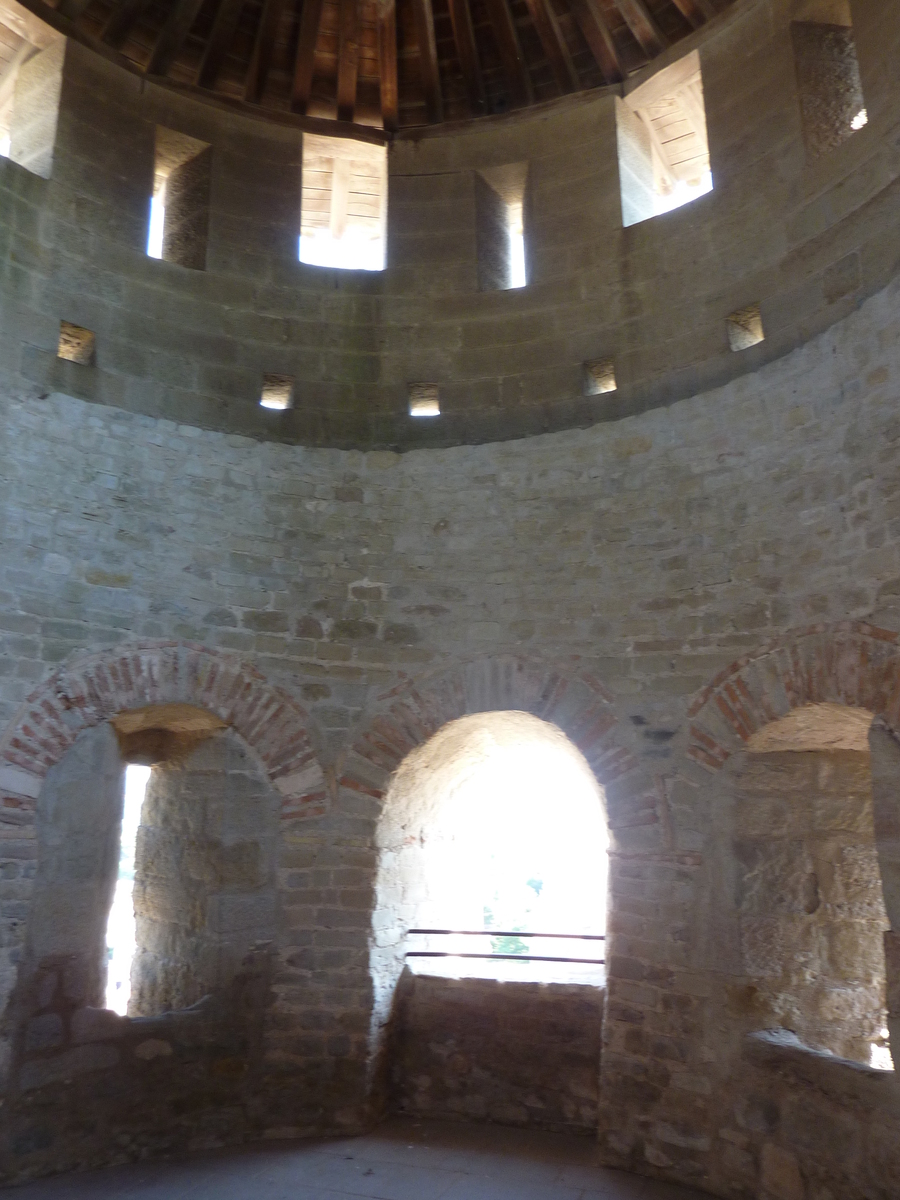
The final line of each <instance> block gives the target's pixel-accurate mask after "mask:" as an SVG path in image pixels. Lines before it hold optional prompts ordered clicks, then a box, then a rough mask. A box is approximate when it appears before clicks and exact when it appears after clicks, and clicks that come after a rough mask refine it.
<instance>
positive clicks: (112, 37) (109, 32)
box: [101, 0, 150, 49]
mask: <svg viewBox="0 0 900 1200" xmlns="http://www.w3.org/2000/svg"><path fill="white" fill-rule="evenodd" d="M149 3H150V0H120V2H119V4H118V5H116V7H115V8H114V9H113V10H112V12H111V13H110V14H109V17H108V18H107V21H106V24H105V25H104V27H103V33H102V34H101V37H102V39H103V41H104V42H106V44H107V45H108V46H114V47H115V48H116V49H118V48H119V46H121V45H122V43H123V42H124V41H125V39H126V38H127V37H128V34H129V33H130V32H131V27H132V26H133V25H134V23H135V21H137V20H139V19H140V17H141V15H142V14H143V12H144V9H145V8H147V6H148V5H149Z"/></svg>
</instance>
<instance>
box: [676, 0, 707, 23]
mask: <svg viewBox="0 0 900 1200" xmlns="http://www.w3.org/2000/svg"><path fill="white" fill-rule="evenodd" d="M672 3H673V4H674V5H675V7H676V8H677V9H678V11H679V12H680V13H681V15H682V16H683V17H685V18H686V19H687V20H688V21H689V22H690V24H691V28H693V29H699V28H700V26H701V25H703V24H705V22H707V21H710V20H712V18H713V17H714V16H715V15H716V10H715V9H714V8H713V6H712V0H672Z"/></svg>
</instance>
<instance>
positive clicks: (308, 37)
mask: <svg viewBox="0 0 900 1200" xmlns="http://www.w3.org/2000/svg"><path fill="white" fill-rule="evenodd" d="M322 4H323V0H303V11H302V12H301V13H300V31H299V33H298V34H297V57H296V58H295V59H294V83H293V87H292V89H291V109H292V110H293V111H294V112H297V113H305V112H306V106H307V105H308V104H309V97H310V93H311V92H312V81H313V69H314V68H315V63H316V41H317V39H318V37H319V21H320V20H321V17H322Z"/></svg>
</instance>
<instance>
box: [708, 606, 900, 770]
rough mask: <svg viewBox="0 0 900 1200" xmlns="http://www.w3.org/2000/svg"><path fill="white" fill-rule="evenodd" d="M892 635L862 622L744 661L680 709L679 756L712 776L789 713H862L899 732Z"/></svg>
mask: <svg viewBox="0 0 900 1200" xmlns="http://www.w3.org/2000/svg"><path fill="white" fill-rule="evenodd" d="M898 642H900V634H898V633H894V632H893V631H892V630H888V629H879V628H877V627H876V626H874V625H867V624H865V623H862V622H850V621H846V622H842V623H840V624H838V625H814V626H812V627H811V628H808V629H802V630H798V631H795V632H794V633H792V634H788V635H787V636H785V637H784V638H782V639H779V640H778V641H777V642H772V643H770V644H769V645H767V646H765V647H763V648H762V649H761V650H759V651H757V652H756V653H753V654H747V655H744V656H743V657H742V658H739V659H737V661H736V662H733V663H731V665H730V666H728V667H726V668H725V670H724V671H721V672H720V673H719V674H718V675H717V676H716V677H715V679H713V680H711V681H710V683H708V684H707V685H706V687H704V688H702V689H701V691H699V692H698V693H697V695H696V696H695V697H694V699H693V701H692V703H691V704H690V706H689V708H688V716H689V717H690V718H691V726H690V733H689V742H688V748H687V756H688V758H689V759H691V760H693V761H694V762H695V763H698V764H699V765H700V766H701V767H704V768H706V770H708V771H719V770H720V769H721V768H722V767H723V766H724V765H725V763H726V762H727V761H728V759H729V758H730V757H731V756H732V755H733V754H735V753H736V752H737V751H738V750H741V749H743V748H744V747H745V746H746V745H747V743H748V742H749V741H750V739H751V738H752V737H753V735H754V734H755V733H758V732H759V731H760V730H761V729H763V728H764V727H765V726H766V725H769V724H770V723H771V722H772V721H778V720H780V719H781V718H782V717H785V716H787V715H788V713H790V712H791V711H793V710H794V709H797V708H803V707H805V706H807V705H810V704H843V705H846V706H847V707H849V708H864V709H868V710H869V712H871V713H873V714H874V716H875V717H876V719H878V721H879V723H880V724H882V725H885V726H887V728H889V729H891V730H893V731H895V732H896V731H900V647H898Z"/></svg>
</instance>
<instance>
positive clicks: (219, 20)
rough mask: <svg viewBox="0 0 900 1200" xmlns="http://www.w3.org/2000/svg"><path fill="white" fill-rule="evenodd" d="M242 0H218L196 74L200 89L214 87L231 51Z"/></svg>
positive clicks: (242, 5)
mask: <svg viewBox="0 0 900 1200" xmlns="http://www.w3.org/2000/svg"><path fill="white" fill-rule="evenodd" d="M243 7H244V0H220V4H219V9H218V12H217V13H216V19H215V20H214V21H213V26H212V30H211V32H210V35H209V41H208V42H207V43H206V50H205V51H204V52H203V61H202V62H201V63H200V70H199V71H198V72H197V83H198V85H199V86H200V87H203V88H211V87H215V85H216V80H217V79H218V78H219V72H220V71H221V70H222V63H223V62H224V61H225V55H226V54H227V53H228V51H229V50H230V49H231V43H232V42H233V41H234V31H235V30H236V29H237V23H238V18H239V17H240V15H241V9H242V8H243Z"/></svg>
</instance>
